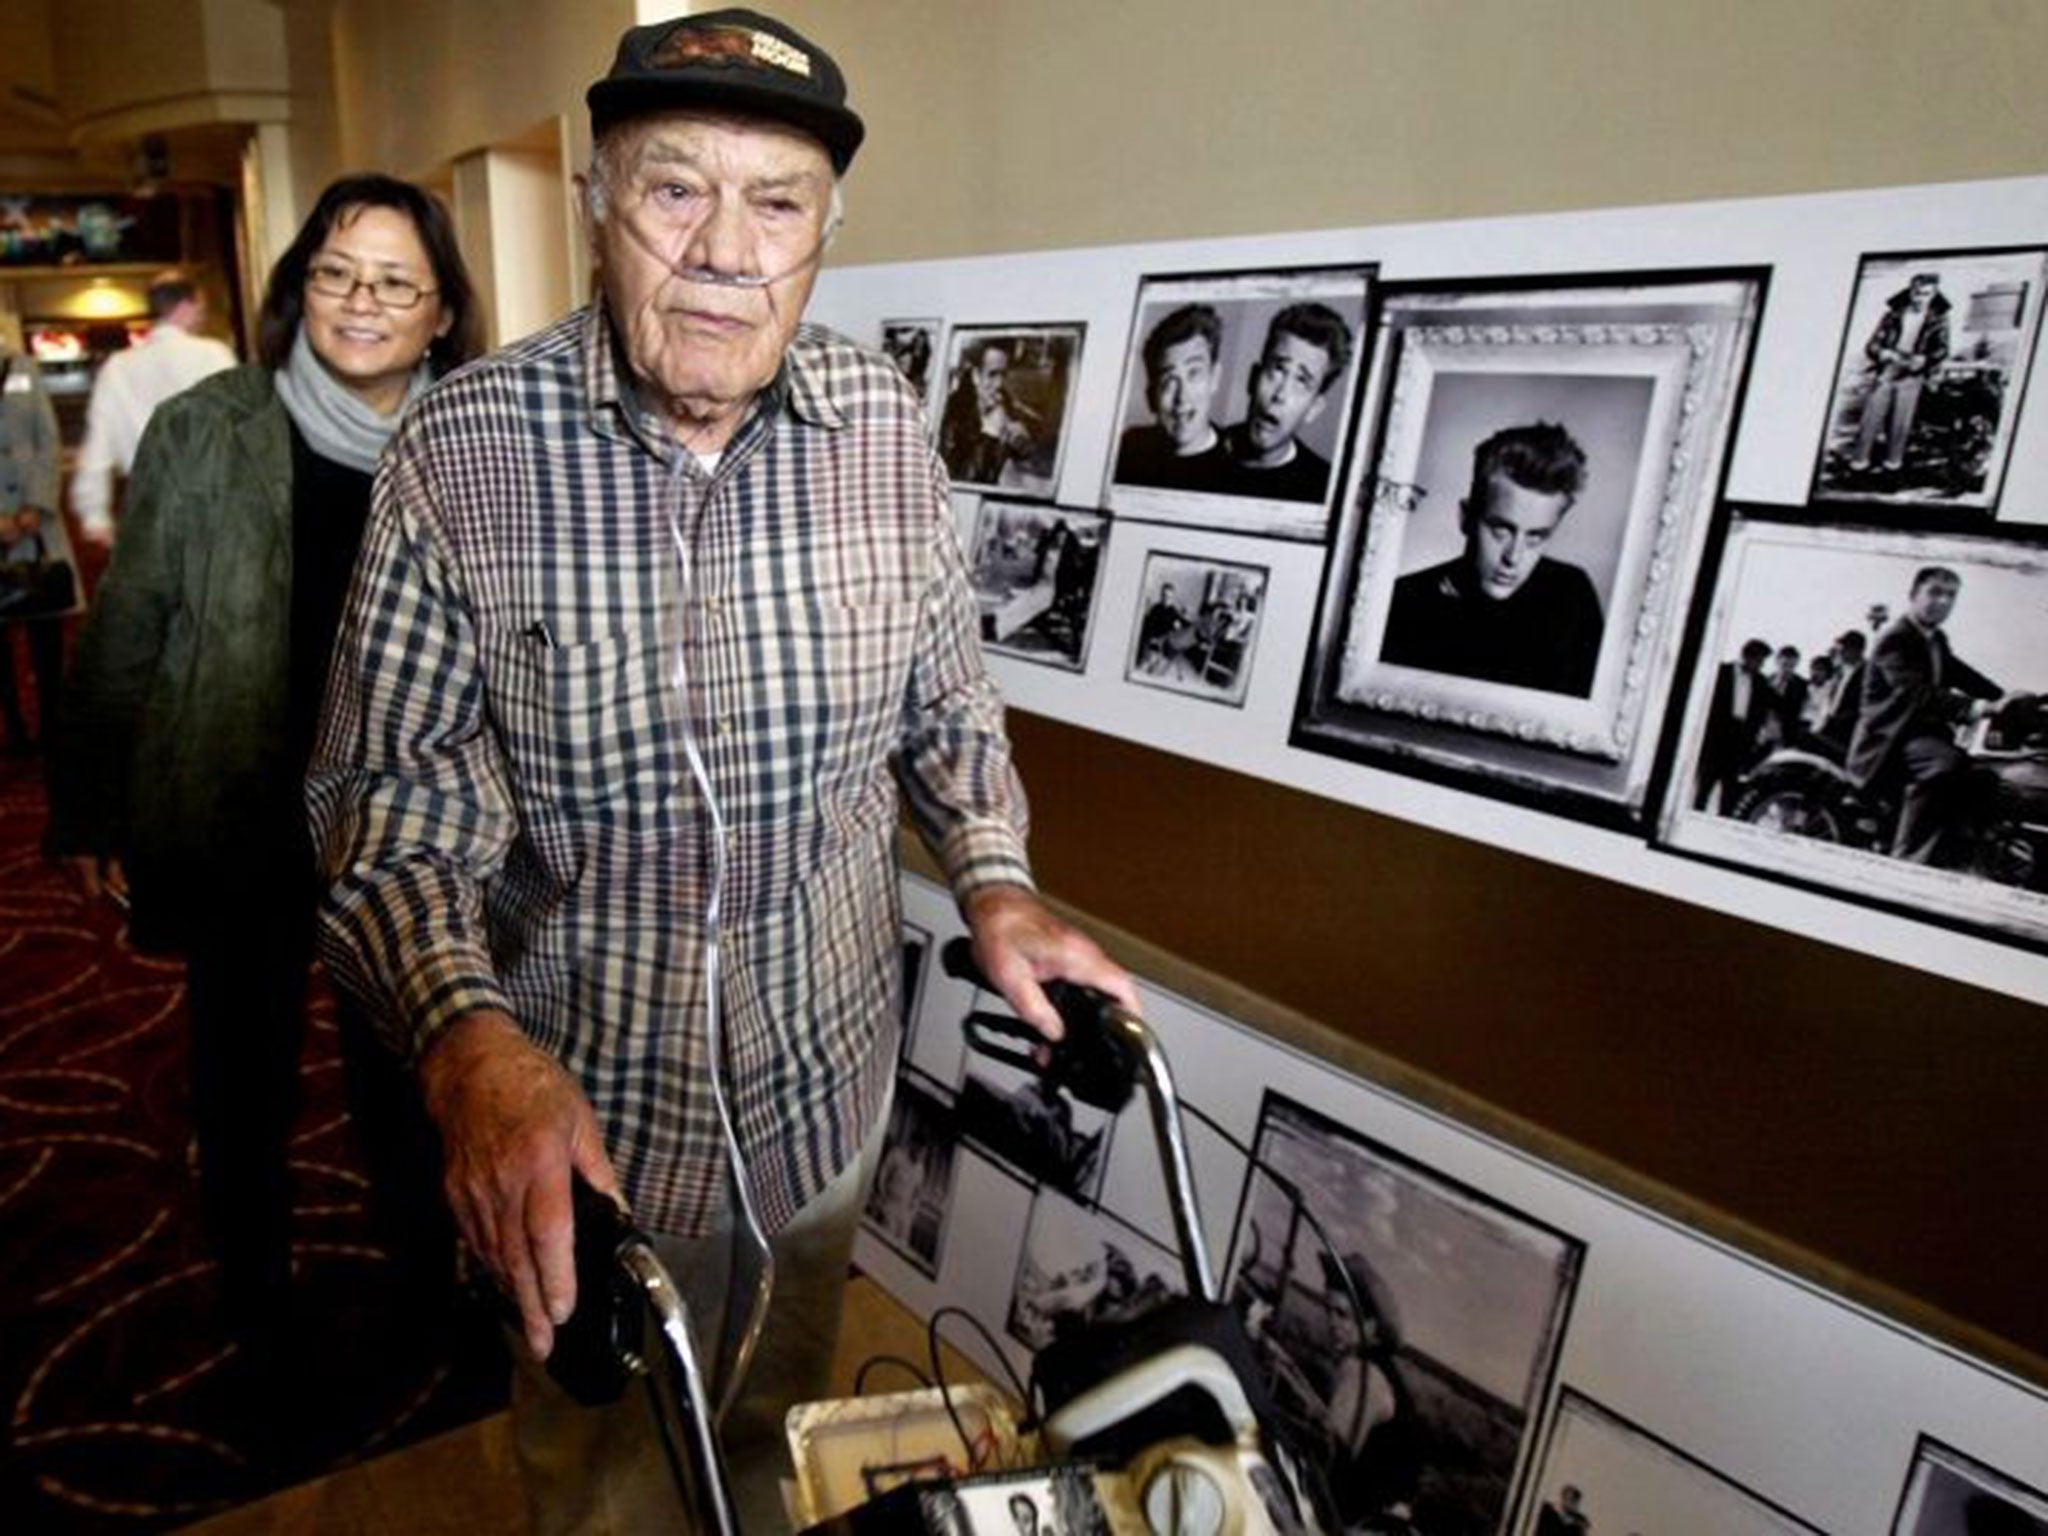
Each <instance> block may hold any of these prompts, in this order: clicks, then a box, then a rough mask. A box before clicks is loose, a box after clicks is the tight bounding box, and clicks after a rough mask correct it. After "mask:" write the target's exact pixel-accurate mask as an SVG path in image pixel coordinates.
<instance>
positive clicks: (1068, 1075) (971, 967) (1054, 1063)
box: [939, 938, 1139, 1114]
mask: <svg viewBox="0 0 2048 1536" xmlns="http://www.w3.org/2000/svg"><path fill="white" fill-rule="evenodd" d="M939 963H940V965H941V966H943V967H944V969H945V972H946V974H947V975H948V976H951V977H954V978H955V979H957V980H960V981H965V982H968V983H970V984H972V985H973V986H976V987H979V988H980V989H981V990H982V991H984V992H993V991H995V990H996V989H995V988H994V987H993V986H991V985H990V984H989V979H988V977H987V976H986V975H984V974H983V972H982V969H981V967H980V966H979V965H977V964H975V961H974V945H973V942H972V941H971V940H969V939H966V938H952V939H948V940H947V941H946V942H945V944H944V946H943V947H942V948H941V949H940V951H939ZM1041 985H1042V986H1043V988H1044V991H1045V996H1046V1000H1047V1001H1048V1002H1050V1003H1051V1004H1052V1006H1053V1009H1054V1011H1056V1012H1057V1013H1058V1014H1059V1016H1060V1022H1061V1023H1062V1024H1063V1025H1065V1026H1066V1031H1067V1032H1066V1036H1065V1038H1064V1039H1061V1040H1056V1041H1055V1040H1047V1039H1046V1038H1045V1037H1044V1036H1043V1035H1041V1034H1039V1033H1038V1031H1037V1030H1035V1029H1033V1028H1032V1027H1031V1026H1030V1025H1029V1024H1026V1023H1024V1022H1023V1021H1022V1020H1019V1019H1015V1018H1011V1017H1010V1016H1009V1015H1007V1014H996V1013H985V1012H979V1011H977V1012H974V1013H970V1014H969V1015H968V1016H967V1018H966V1021H965V1028H966V1032H967V1041H968V1044H970V1045H972V1046H973V1047H974V1048H975V1049H976V1050H978V1051H980V1052H981V1053H982V1054H983V1055H986V1056H993V1057H994V1058H995V1059H996V1060H998V1061H1003V1062H1007V1063H1009V1064H1010V1065H1011V1066H1015V1067H1021V1068H1023V1069H1024V1070H1026V1071H1029V1072H1035V1073H1037V1074H1038V1075H1039V1076H1041V1077H1043V1078H1044V1079H1045V1080H1046V1081H1047V1082H1049V1083H1051V1084H1053V1085H1054V1086H1056V1087H1060V1088H1064V1089H1066V1090H1067V1091H1068V1092H1069V1093H1071V1094H1072V1095H1073V1096H1074V1097H1075V1098H1076V1099H1078V1100H1080V1102H1081V1103H1083V1104H1087V1105H1091V1106H1093V1107H1094V1108H1096V1109H1106V1110H1108V1111H1109V1112H1110V1113H1112V1114H1115V1113H1116V1112H1117V1111H1119V1110H1121V1109H1122V1108H1123V1107H1124V1105H1126V1104H1128V1103H1129V1102H1130V1100H1131V1094H1132V1092H1133V1090H1134V1089H1135V1087H1136V1084H1137V1074H1138V1057H1139V1051H1138V1048H1137V1046H1136V1045H1135V1044H1134V1043H1133V1042H1132V1040H1131V1039H1130V1037H1129V1036H1128V1035H1126V1034H1125V1033H1124V1032H1122V1031H1121V1030H1118V1029H1116V1028H1115V1027H1113V1024H1112V1020H1113V1019H1114V1017H1115V1015H1116V1014H1117V1011H1118V1009H1117V1002H1116V999H1114V998H1113V997H1111V996H1110V995H1109V994H1108V993H1107V992H1098V991H1096V990H1095V988H1093V987H1084V986H1082V985H1081V984H1080V983H1078V982H1072V981H1048V982H1044V983H1042V984H1041ZM1009 1040H1023V1041H1028V1042H1029V1043H1030V1045H1031V1047H1032V1049H1031V1050H1029V1051H1019V1050H1015V1049H1013V1048H1012V1047H1011V1046H1010V1045H1009V1044H1008V1043H1007V1041H1009ZM1041 1054H1042V1055H1043V1056H1044V1060H1043V1061H1042V1062H1041V1061H1040V1059H1039V1057H1040V1055H1041Z"/></svg>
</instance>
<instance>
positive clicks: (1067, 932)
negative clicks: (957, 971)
mask: <svg viewBox="0 0 2048 1536" xmlns="http://www.w3.org/2000/svg"><path fill="white" fill-rule="evenodd" d="M965 912H966V917H967V926H968V930H969V932H970V933H971V934H972V935H973V939H974V959H975V963H976V964H977V965H979V966H980V967H981V970H982V974H983V975H985V976H986V977H988V979H989V981H990V982H992V983H993V984H994V986H995V988H996V990H997V991H999V992H1001V993H1002V994H1003V997H1004V999H1005V1001H1007V1002H1008V1003H1009V1005H1010V1006H1011V1008H1013V1009H1015V1010H1016V1013H1017V1017H1018V1018H1020V1019H1022V1020H1023V1021H1024V1022H1025V1023H1027V1024H1029V1025H1030V1026H1031V1027H1032V1028H1033V1029H1035V1030H1037V1031H1038V1032H1039V1033H1040V1034H1041V1035H1043V1036H1045V1038H1046V1039H1048V1040H1057V1039H1059V1038H1060V1037H1061V1035H1063V1034H1064V1033H1065V1026H1064V1025H1062V1024H1061V1023H1060V1016H1059V1013H1058V1011H1057V1010H1056V1009H1054V1007H1053V1005H1052V1003H1051V1001H1050V1000H1048V999H1047V997H1046V995H1045V990H1044V985H1043V984H1044V983H1045V982H1048V981H1055V980H1058V981H1072V982H1078V983H1080V984H1081V985H1082V986H1086V987H1093V988H1095V989H1096V990H1097V991H1098V992H1106V993H1108V994H1109V995H1110V996H1111V997H1113V998H1115V999H1116V1000H1117V1002H1119V1003H1120V1004H1122V1005H1123V1006H1124V1007H1125V1008H1128V1009H1129V1010H1130V1011H1131V1012H1132V1013H1137V1012H1140V1011H1141V1010H1140V1008H1139V1005H1138V989H1137V987H1136V985H1135V984H1134V983H1133V982H1132V980H1131V978H1130V975H1129V973H1128V972H1126V971H1125V970H1124V968H1123V967H1122V966H1120V965H1118V964H1117V963H1116V962H1115V961H1114V960H1112V959H1110V958H1109V956H1107V955H1105V954H1104V953H1103V952H1102V949H1101V947H1100V946H1099V945H1098V944H1096V942H1095V941H1094V940H1093V939H1091V938H1089V937H1088V935H1087V934H1085V933H1083V932H1081V931H1080V930H1079V929H1078V928H1075V927H1073V926H1072V925H1070V924H1068V923H1065V922H1062V921H1061V920H1060V919H1059V918H1057V917H1055V916H1054V915H1053V914H1052V912H1051V910H1050V909H1049V908H1048V907H1047V906H1046V905H1045V903H1044V902H1042V901H1040V900H1039V899H1038V897H1037V896H1036V895H1035V894H1034V893H1033V892H1031V891H1030V890H1027V889H1026V888H1025V887H1023V886H1021V885H991V886H984V887H982V888H981V889H980V890H977V891H975V892H973V893H972V894H970V895H969V896H968V898H967V901H966V903H965Z"/></svg>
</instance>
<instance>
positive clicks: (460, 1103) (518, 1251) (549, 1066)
mask: <svg viewBox="0 0 2048 1536" xmlns="http://www.w3.org/2000/svg"><path fill="white" fill-rule="evenodd" d="M420 1087H421V1090H422V1093H423V1095H424V1097H425V1099H426V1105H427V1110H428V1112H429V1113H430V1114H431V1115H432V1116H433V1118H434V1123H435V1124H436V1126H438V1127H439V1129H440V1132H441V1142H442V1147H443V1149H444V1161H443V1171H442V1182H443V1184H444V1186H445V1187H446V1190H447V1193H448V1203H449V1205H450V1206H451V1207H452V1208H453V1209H454V1212H455V1224H456V1227H457V1229H458V1230H459V1231H460V1232H461V1233H462V1236H463V1240H464V1241H465V1242H467V1243H468V1244H469V1246H470V1248H471V1249H472V1250H473V1251H474V1252H475V1253H476V1255H477V1256H478V1257H479V1258H481V1259H482V1260H483V1261H484V1263H486V1264H487V1265H489V1266H490V1268H491V1270H492V1272H493V1273H495V1274H496V1275H497V1277H498V1279H499V1280H500V1281H501V1282H502V1283H503V1284H504V1286H505V1287H506V1289H507V1290H508V1291H510V1292H511V1294H512V1296H513V1298H514V1299H515V1300H516V1301H517V1302H518V1304H519V1316H520V1322H521V1325H522V1326H523V1327H524V1328H525V1330H526V1342H527V1343H528V1344H529V1345H530V1346H531V1347H532V1349H533V1353H534V1355H535V1357H536V1358H539V1359H546V1358H547V1354H548V1351H549V1350H550V1349H551V1348H553V1347H554V1334H555V1324H557V1323H561V1322H566V1321H567V1320H568V1317H569V1314H570V1313H571V1312H572V1311H574V1310H575V1306H576V1248H575V1222H574V1218H573V1217H572V1216H571V1214H570V1203H569V1173H570V1170H571V1169H574V1170H575V1171H577V1172H579V1173H581V1174H582V1175H583V1177H584V1178H585V1179H586V1180H588V1181H589V1182H590V1183H591V1184H592V1185H593V1186H595V1187H596V1188H597V1189H599V1190H601V1191H603V1192H604V1193H606V1194H610V1195H616V1194H617V1193H618V1189H619V1181H618V1177H617V1175H615V1174H614V1173H613V1172H612V1166H611V1162H610V1160H609V1159H608V1158H607V1157H606V1156H605V1153H604V1145H603V1138H602V1136H601V1135H600V1133H599V1131H598V1126H597V1115H596V1113H595V1112H594V1111H593V1110H592V1109H591V1107H590V1101H589V1100H588V1099H586V1098H585V1097H584V1096H583V1091H582V1089H580V1088H579V1087H577V1085H576V1082H575V1080H574V1079H573V1078H571V1077H570V1076H569V1074H568V1073H567V1072H565V1071H564V1070H563V1069H562V1067H561V1065H560V1063H558V1062H557V1061H556V1060H555V1059H554V1058H553V1057H552V1056H550V1055H548V1054H547V1053H546V1052H545V1051H543V1050H541V1049H540V1048H539V1047H538V1046H536V1045H534V1044H533V1043H532V1042H531V1041H530V1040H528V1039H527V1038H526V1036H525V1035H524V1034H523V1033H521V1032H520V1029H519V1026H518V1025H517V1024H515V1023H513V1021H512V1020H511V1019H510V1018H509V1017H507V1016H506V1015H505V1014H503V1013H500V1012H497V1011H495V1010H479V1011H477V1012H475V1013H467V1014H464V1015H463V1016H462V1017H461V1018H459V1019H457V1020H456V1021H455V1023H454V1024H453V1025H451V1026H450V1027H449V1029H448V1032H447V1033H446V1034H444V1035H443V1036H442V1037H441V1038H440V1039H439V1040H437V1041H435V1042H434V1044H433V1046H432V1047H431V1048H430V1049H429V1050H428V1051H427V1054H426V1055H425V1056H423V1057H422V1058H421V1059H420Z"/></svg>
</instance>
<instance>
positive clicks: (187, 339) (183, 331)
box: [71, 272, 235, 549]
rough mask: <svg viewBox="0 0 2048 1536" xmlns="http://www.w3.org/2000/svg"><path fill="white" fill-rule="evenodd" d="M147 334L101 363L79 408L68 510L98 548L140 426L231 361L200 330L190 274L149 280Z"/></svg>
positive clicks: (199, 304)
mask: <svg viewBox="0 0 2048 1536" xmlns="http://www.w3.org/2000/svg"><path fill="white" fill-rule="evenodd" d="M149 315H150V322H151V323H150V328H149V334H148V335H146V336H144V337H143V338H142V339H141V340H140V341H138V342H136V343H135V344H134V345H132V346H128V347H124V348H122V349H121V350H120V351H118V352H116V353H114V354H113V355H112V356H110V357H109V358H108V359H107V360H106V361H105V362H104V363H102V364H100V368H99V372H98V373H96V374H95V375H94V376H93V381H92V398H91V400H90V401H89V402H88V403H87V405H86V408H85V440H84V442H82V443H80V444H79V447H78V462H77V465H76V466H75V467H74V468H73V470H72V472H71V510H72V511H73V512H75V513H77V514H78V531H79V534H80V536H81V537H83V538H85V539H88V540H90V541H91V542H92V543H94V544H96V545H98V546H100V547H101V548H102V549H104V548H105V547H106V546H107V545H108V544H110V543H112V542H113V538H114V477H115V476H116V475H120V476H121V477H123V478H124V479H125V478H126V477H127V476H128V475H129V474H130V473H132V472H133V470H134V468H135V452H136V449H137V447H138V446H139V445H140V444H141V442H142V430H143V428H144V427H147V426H148V425H149V418H150V416H151V415H152V414H153V413H154V412H155V410H156V408H157V407H158V406H159V405H162V404H163V403H164V401H166V400H168V399H170V398H171V396H173V395H176V394H181V393H183V392H184V391H185V390H188V389H190V388H191V387H192V386H193V385H194V384H197V383H198V382H199V381H200V380H201V379H205V378H210V377H212V376H213V375H214V374H216V373H219V372H220V371H221V370H222V369H224V368H232V367H234V366H235V354H234V352H233V351H232V350H230V349H229V347H228V345H227V343H226V342H224V341H217V340H215V339H214V338H213V337H211V336H202V335H200V334H199V332H200V330H201V329H202V328H203V327H204V326H205V324H206V295H205V294H203V293H201V292H200V291H199V287H198V285H197V284H196V283H194V282H193V281H192V280H191V279H190V278H188V277H186V276H184V275H183V274H182V273H178V272H162V273H159V274H158V275H157V276H156V277H155V278H153V279H152V280H151V281H150V285H149Z"/></svg>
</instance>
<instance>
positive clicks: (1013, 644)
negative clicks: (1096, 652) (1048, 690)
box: [967, 496, 1110, 672]
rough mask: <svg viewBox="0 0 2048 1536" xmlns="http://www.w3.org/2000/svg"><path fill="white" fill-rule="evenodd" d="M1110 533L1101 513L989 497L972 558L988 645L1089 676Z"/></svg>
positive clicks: (977, 520) (980, 512)
mask: <svg viewBox="0 0 2048 1536" xmlns="http://www.w3.org/2000/svg"><path fill="white" fill-rule="evenodd" d="M1109 529H1110V520H1109V518H1108V517H1107V516H1106V515H1104V514H1103V513H1101V512H1095V511H1089V510H1087V509H1084V508H1080V507H1063V506H1055V505H1053V504H1051V503H1049V502H1034V501H1011V500H1008V499H1005V498H1003V497H997V496H985V497H983V498H982V501H981V506H980V508H979V509H978V510H977V511H976V513H975V519H974V537H973V540H972V542H971V544H970V546H969V548H968V556H967V566H968V579H969V581H970V583H971V584H972V586H973V588H974V598H975V602H976V604H977V605H978V606H979V607H980V610H981V641H982V644H983V646H985V647H986V648H987V649H988V650H989V651H990V652H992V653H994V654H997V655H1002V656H1015V657H1017V658H1019V659H1020V660H1023V661H1032V662H1037V663H1038V664H1040V665H1041V666H1048V667H1058V668H1060V669H1061V670H1062V671H1067V672H1081V671H1085V670H1086V669H1087V666H1088V642H1089V639H1090V638H1091V636H1092V634H1093V632H1094V628H1095V610H1096V606H1097V602H1098V600H1099V598H1100V597H1101V588H1102V576H1103V571H1104V570H1105V569H1106V567H1107V563H1108V554H1109Z"/></svg>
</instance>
